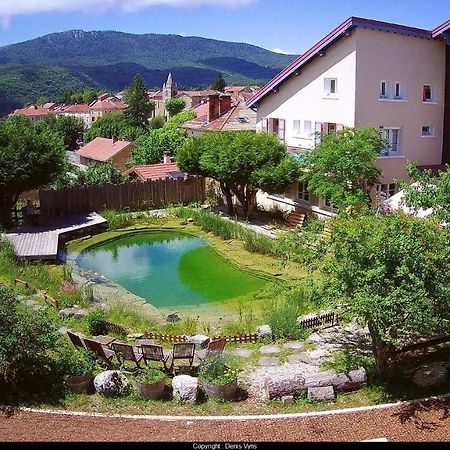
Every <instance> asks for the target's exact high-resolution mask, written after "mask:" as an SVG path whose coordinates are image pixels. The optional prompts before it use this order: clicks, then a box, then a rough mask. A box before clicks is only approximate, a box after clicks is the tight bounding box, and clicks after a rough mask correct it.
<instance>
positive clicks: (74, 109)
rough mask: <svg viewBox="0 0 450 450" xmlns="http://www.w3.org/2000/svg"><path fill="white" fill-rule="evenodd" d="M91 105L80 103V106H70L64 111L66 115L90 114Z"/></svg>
mask: <svg viewBox="0 0 450 450" xmlns="http://www.w3.org/2000/svg"><path fill="white" fill-rule="evenodd" d="M89 109H90V107H89V105H88V104H87V103H80V104H78V105H69V106H67V107H65V108H64V109H63V112H65V113H73V114H76V113H78V114H81V113H88V112H89Z"/></svg>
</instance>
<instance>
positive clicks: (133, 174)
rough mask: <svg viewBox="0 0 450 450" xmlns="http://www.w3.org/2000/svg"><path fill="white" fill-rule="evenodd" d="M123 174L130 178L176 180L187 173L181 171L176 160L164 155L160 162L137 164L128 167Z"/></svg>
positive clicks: (182, 177)
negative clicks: (162, 160)
mask: <svg viewBox="0 0 450 450" xmlns="http://www.w3.org/2000/svg"><path fill="white" fill-rule="evenodd" d="M124 175H128V176H129V177H130V178H131V179H135V180H140V181H148V180H167V179H171V180H177V179H180V178H181V179H185V178H186V177H187V175H186V174H185V173H184V172H181V171H180V169H179V168H178V166H177V164H176V162H174V161H173V160H172V158H171V157H170V156H169V155H168V154H165V155H164V162H163V163H162V164H145V165H137V166H133V167H131V168H130V169H128V170H127V171H126V172H125V173H124Z"/></svg>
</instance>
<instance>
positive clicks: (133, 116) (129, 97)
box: [124, 74, 155, 129]
mask: <svg viewBox="0 0 450 450" xmlns="http://www.w3.org/2000/svg"><path fill="white" fill-rule="evenodd" d="M124 100H125V103H126V104H127V108H126V109H125V111H124V114H125V117H126V118H127V119H128V121H129V122H130V125H132V126H133V127H139V128H144V129H147V128H148V119H149V116H150V114H151V112H152V111H154V109H155V103H154V102H153V101H151V100H150V99H149V98H148V95H147V90H146V88H145V84H144V80H143V78H142V77H141V76H140V75H139V74H138V75H136V76H135V77H134V79H133V82H132V84H131V86H130V87H129V88H128V89H126V91H125V95H124Z"/></svg>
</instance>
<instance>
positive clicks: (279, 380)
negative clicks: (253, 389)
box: [264, 373, 305, 399]
mask: <svg viewBox="0 0 450 450" xmlns="http://www.w3.org/2000/svg"><path fill="white" fill-rule="evenodd" d="M304 384H305V379H304V378H303V377H302V376H301V375H299V374H289V373H285V374H279V375H278V376H274V375H273V376H270V377H267V378H266V380H265V383H264V391H265V396H266V399H272V398H275V397H283V396H285V395H294V394H296V393H298V392H300V391H301V390H302V389H303V388H304Z"/></svg>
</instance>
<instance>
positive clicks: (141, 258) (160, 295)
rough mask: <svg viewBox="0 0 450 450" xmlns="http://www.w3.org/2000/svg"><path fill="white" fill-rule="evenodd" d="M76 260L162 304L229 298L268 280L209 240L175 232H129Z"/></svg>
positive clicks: (90, 250)
mask: <svg viewBox="0 0 450 450" xmlns="http://www.w3.org/2000/svg"><path fill="white" fill-rule="evenodd" d="M76 264H77V265H78V266H79V267H80V268H81V269H83V270H86V271H89V272H94V273H97V274H99V275H102V276H104V277H106V278H107V279H109V280H111V281H113V282H115V283H117V284H119V285H121V286H123V287H124V288H126V289H127V290H128V291H129V292H131V293H133V294H135V295H138V296H139V297H142V298H144V299H146V300H147V301H148V302H149V303H151V304H152V305H154V306H156V307H157V308H167V307H174V306H187V305H193V306H198V305H202V304H207V303H209V302H227V301H229V300H232V299H234V298H237V297H240V296H243V295H247V294H251V293H254V292H256V291H258V290H260V289H261V288H263V287H264V285H265V284H266V283H267V282H268V281H267V280H266V279H264V278H259V277H257V276H254V275H252V274H250V273H248V272H244V271H242V270H239V269H238V268H236V267H235V266H233V265H231V264H229V263H228V262H227V261H226V260H225V259H224V258H222V257H220V256H219V255H218V254H217V253H216V252H215V251H214V250H213V249H212V248H211V247H210V246H209V244H208V243H207V242H206V241H205V240H204V239H201V238H199V237H195V236H191V235H187V234H182V233H176V232H172V231H160V232H141V233H137V234H131V235H125V236H123V237H121V238H118V239H115V240H112V241H108V242H106V243H104V244H101V245H99V246H96V247H93V248H91V249H88V250H86V251H85V252H83V253H81V254H80V255H79V256H78V257H77V259H76Z"/></svg>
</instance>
